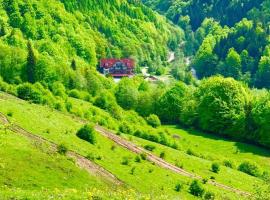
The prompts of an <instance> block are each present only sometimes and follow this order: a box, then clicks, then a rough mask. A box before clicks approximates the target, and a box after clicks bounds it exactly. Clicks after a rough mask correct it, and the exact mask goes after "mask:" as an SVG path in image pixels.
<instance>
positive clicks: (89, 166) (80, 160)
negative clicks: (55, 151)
mask: <svg viewBox="0 0 270 200" xmlns="http://www.w3.org/2000/svg"><path fill="white" fill-rule="evenodd" d="M12 97H13V96H12ZM15 98H16V97H15ZM68 116H70V117H72V118H73V119H74V120H76V121H78V122H80V123H84V124H86V123H89V121H87V120H84V119H82V118H79V117H77V116H74V115H68ZM1 121H2V123H4V124H7V123H9V121H8V119H7V118H6V117H5V116H4V115H3V114H2V113H1V112H0V122H1ZM9 129H11V130H12V129H15V130H13V131H15V132H16V130H19V131H20V132H19V133H21V134H24V135H25V134H26V136H27V137H29V138H32V139H36V140H39V141H46V142H49V143H50V144H51V145H53V146H54V148H56V147H57V145H56V144H54V143H52V142H50V141H48V140H46V139H44V138H41V137H40V136H37V135H34V134H32V133H29V132H27V131H26V130H24V129H23V128H21V127H19V126H18V125H12V126H10V128H9ZM95 130H96V131H97V132H99V133H100V134H102V135H103V136H105V137H107V138H108V139H110V140H112V141H114V142H115V143H116V144H118V145H119V146H122V147H124V148H126V149H128V150H130V151H132V152H134V153H136V154H145V155H146V156H147V159H148V160H149V161H150V162H153V163H155V164H157V165H158V166H160V167H163V168H165V169H168V170H170V171H173V172H175V173H177V174H180V175H183V176H186V177H189V178H193V179H198V180H202V177H201V176H198V175H196V174H193V173H190V172H188V171H186V170H184V169H181V168H179V167H176V166H175V165H173V164H171V163H168V162H166V161H165V160H163V159H161V158H159V157H158V156H156V155H154V154H152V153H150V152H148V151H147V150H145V149H144V148H141V147H138V146H137V145H135V144H133V143H132V142H130V141H127V140H126V139H124V138H121V137H119V136H117V135H116V134H115V133H113V132H112V131H109V130H107V129H105V128H103V127H101V126H99V125H96V126H95ZM68 155H69V156H70V157H73V158H75V159H76V162H77V164H78V165H79V166H81V167H82V168H86V170H87V171H88V172H89V173H95V172H96V173H97V174H100V175H101V176H104V177H107V178H109V179H110V180H112V181H113V182H115V183H116V184H123V183H122V182H121V181H120V180H119V179H117V178H116V177H115V176H114V175H113V174H111V173H110V172H108V171H107V170H106V169H103V168H102V167H100V166H99V165H97V164H95V163H93V162H91V161H89V160H88V159H86V158H85V157H83V156H81V155H79V154H77V153H75V152H72V151H69V153H68ZM207 183H208V184H211V185H214V186H216V187H219V188H222V189H225V190H227V191H231V192H234V193H236V194H240V195H243V196H250V195H251V194H250V193H248V192H245V191H242V190H239V189H236V188H233V187H230V186H227V185H224V184H221V183H218V182H216V181H214V180H209V181H208V182H207Z"/></svg>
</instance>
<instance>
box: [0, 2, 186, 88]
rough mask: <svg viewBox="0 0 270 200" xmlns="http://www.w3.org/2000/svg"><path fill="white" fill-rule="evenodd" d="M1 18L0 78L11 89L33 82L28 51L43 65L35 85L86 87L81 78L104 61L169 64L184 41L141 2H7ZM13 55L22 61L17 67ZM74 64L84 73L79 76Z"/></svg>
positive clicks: (177, 30)
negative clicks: (11, 85) (128, 59)
mask: <svg viewBox="0 0 270 200" xmlns="http://www.w3.org/2000/svg"><path fill="white" fill-rule="evenodd" d="M0 13H1V17H0V45H1V48H2V49H3V52H2V53H1V54H0V63H1V69H0V73H1V75H2V76H3V78H4V80H5V81H8V82H11V83H14V82H15V83H17V82H21V81H25V80H28V79H27V75H25V71H24V69H25V63H26V59H27V58H26V56H27V46H28V51H29V48H30V47H31V48H32V49H33V52H34V55H35V57H36V59H37V60H36V62H37V66H38V67H37V68H39V72H38V73H37V74H38V75H36V76H37V77H36V78H35V81H43V80H46V81H45V82H52V81H55V80H60V81H62V82H64V83H65V85H66V86H68V85H69V86H74V82H76V83H78V82H79V83H78V84H77V86H78V87H83V86H82V85H83V81H82V80H80V78H78V74H79V75H82V74H83V72H82V71H84V69H85V68H90V67H92V68H94V69H95V68H96V66H97V64H98V61H99V59H100V58H104V57H116V58H120V57H132V58H135V59H136V60H137V61H138V66H140V65H143V64H148V65H155V64H157V63H160V62H161V61H166V60H167V52H168V48H169V47H170V48H175V47H176V46H177V44H178V43H179V42H180V40H181V37H182V36H183V34H182V32H181V30H180V29H179V28H175V27H174V26H172V25H170V24H169V23H167V22H166V20H165V19H164V18H163V17H161V16H159V15H157V14H156V13H154V12H153V11H151V10H150V9H148V8H147V7H145V6H144V5H142V4H141V3H137V2H136V1H134V2H133V1H126V0H121V1H111V2H110V3H107V2H106V1H89V0H84V1H62V2H61V1H58V0H52V1H49V2H48V1H45V0H42V1H37V0H30V1H23V0H8V1H3V0H1V1H0ZM29 40H30V41H32V42H31V43H32V46H30V45H29V44H28V43H29V42H28V41H29ZM11 55H16V57H15V60H14V61H13V63H11V61H10V60H9V58H10V56H11ZM71 63H72V66H73V69H74V68H80V69H81V70H77V74H76V75H75V74H74V71H73V69H72V68H71ZM10 65H13V67H12V68H11V67H10ZM74 66H75V67H74ZM74 76H77V80H74ZM82 76H84V75H82Z"/></svg>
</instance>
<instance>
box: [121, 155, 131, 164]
mask: <svg viewBox="0 0 270 200" xmlns="http://www.w3.org/2000/svg"><path fill="white" fill-rule="evenodd" d="M121 164H122V165H128V164H129V159H128V158H127V157H123V159H122V162H121Z"/></svg>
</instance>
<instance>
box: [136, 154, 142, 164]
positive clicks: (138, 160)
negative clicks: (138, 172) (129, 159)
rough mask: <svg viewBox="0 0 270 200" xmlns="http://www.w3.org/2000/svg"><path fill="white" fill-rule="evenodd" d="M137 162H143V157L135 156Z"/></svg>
mask: <svg viewBox="0 0 270 200" xmlns="http://www.w3.org/2000/svg"><path fill="white" fill-rule="evenodd" d="M135 162H137V163H140V162H141V158H140V157H139V156H138V155H137V156H136V157H135Z"/></svg>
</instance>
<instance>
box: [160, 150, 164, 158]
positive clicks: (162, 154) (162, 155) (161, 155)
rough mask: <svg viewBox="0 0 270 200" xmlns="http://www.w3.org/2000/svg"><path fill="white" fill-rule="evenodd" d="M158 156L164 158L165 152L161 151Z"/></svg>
mask: <svg viewBox="0 0 270 200" xmlns="http://www.w3.org/2000/svg"><path fill="white" fill-rule="evenodd" d="M159 157H160V158H161V159H164V158H165V152H164V151H162V152H161V153H160V154H159Z"/></svg>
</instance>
